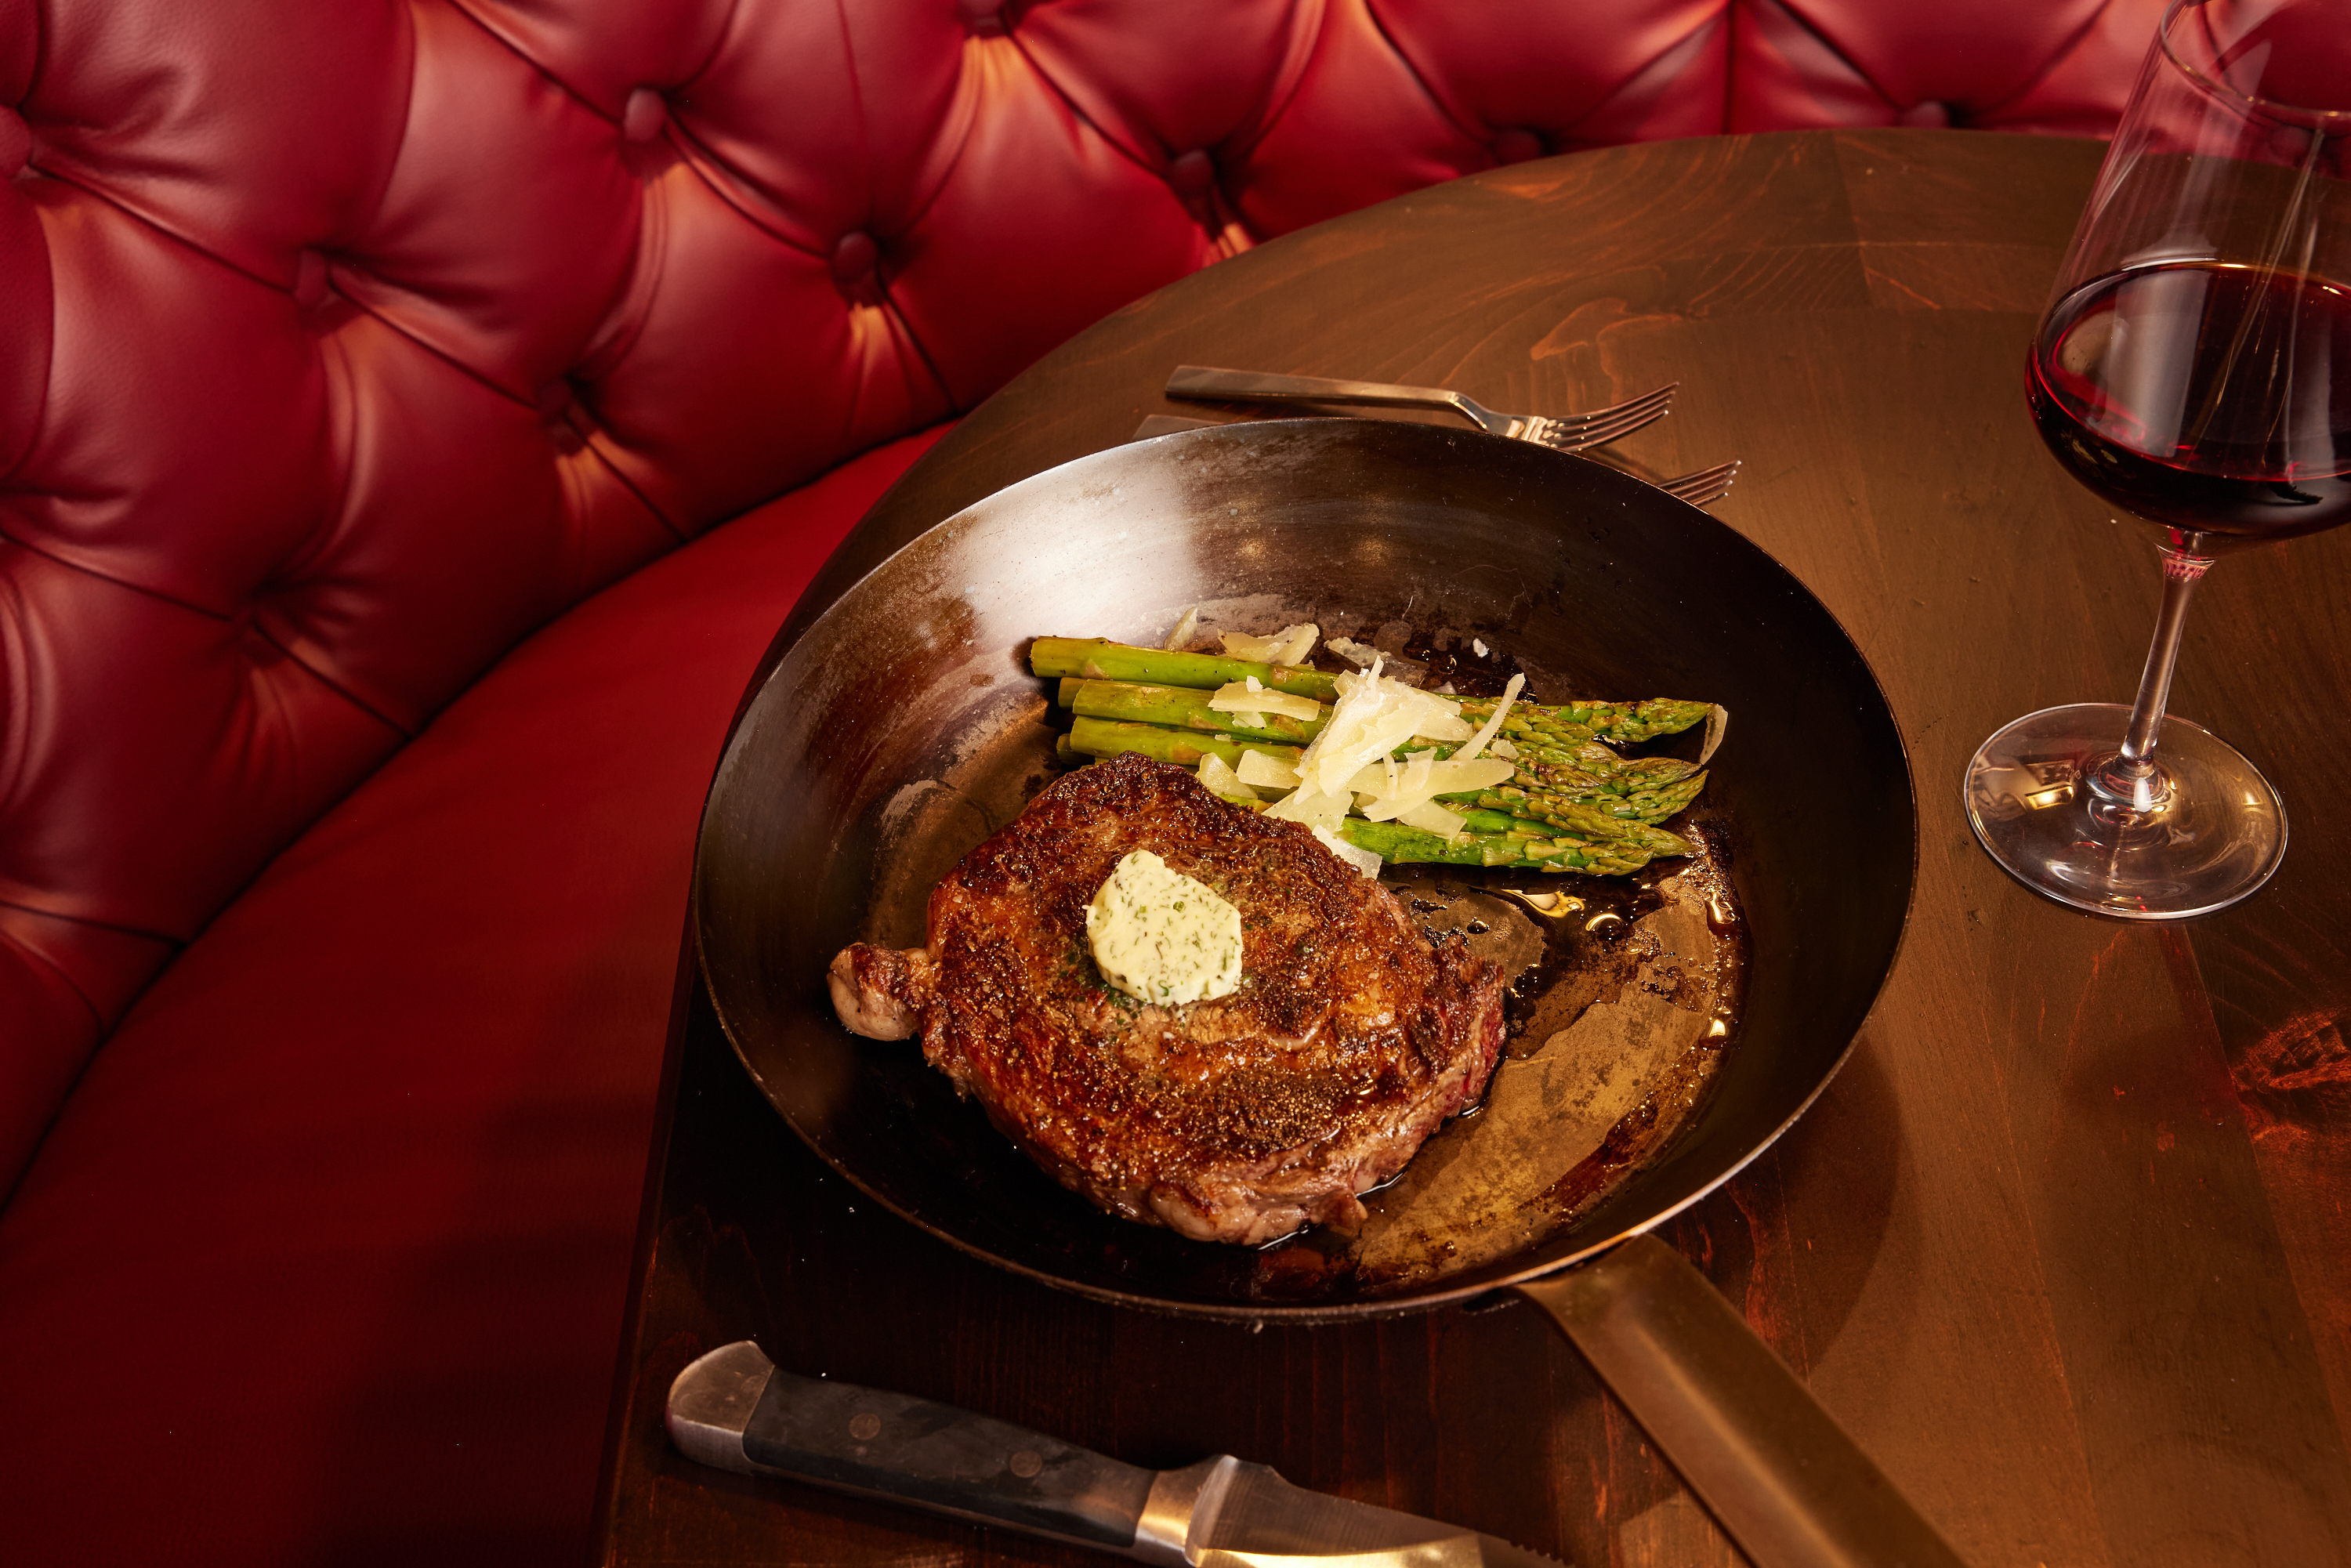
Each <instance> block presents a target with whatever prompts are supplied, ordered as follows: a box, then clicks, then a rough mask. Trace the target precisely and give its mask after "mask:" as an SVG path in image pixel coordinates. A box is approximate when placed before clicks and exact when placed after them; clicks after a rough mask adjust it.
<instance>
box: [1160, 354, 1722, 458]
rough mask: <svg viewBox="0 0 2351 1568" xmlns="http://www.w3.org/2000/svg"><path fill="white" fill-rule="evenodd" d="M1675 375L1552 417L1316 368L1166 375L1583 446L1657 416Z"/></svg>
mask: <svg viewBox="0 0 2351 1568" xmlns="http://www.w3.org/2000/svg"><path fill="white" fill-rule="evenodd" d="M1680 385H1681V382H1667V383H1666V384H1665V385H1664V386H1661V387H1659V388H1657V390H1656V391H1655V392H1643V393H1642V394H1641V395H1640V396H1639V397H1636V398H1628V399H1626V400H1625V402H1620V403H1615V404H1613V405H1612V406H1610V407H1607V408H1595V409H1593V410H1592V411H1591V412H1589V413H1572V414H1567V415H1564V416H1562V417H1560V418H1557V419H1553V418H1551V417H1548V416H1546V415H1543V414H1539V413H1495V412H1494V411H1493V410H1492V409H1489V408H1487V407H1486V406H1485V405H1483V404H1482V403H1479V402H1474V401H1473V400H1472V399H1470V398H1469V397H1468V395H1467V394H1466V393H1463V392H1454V391H1452V390H1451V389H1449V388H1446V387H1396V386H1388V385H1385V384H1384V383H1383V382H1337V381H1325V380H1323V379H1322V377H1320V376H1274V375H1266V374H1262V373H1260V372H1259V371H1222V370H1216V369H1213V368H1211V367H1209V366H1207V365H1178V366H1176V367H1175V374H1174V375H1172V376H1169V377H1168V378H1167V395H1168V396H1169V397H1180V398H1196V399H1213V400H1217V401H1229V402H1332V403H1364V404H1368V405H1370V406H1372V407H1374V408H1435V409H1451V410H1452V411H1453V412H1454V413H1458V414H1460V415H1462V416H1463V417H1464V418H1466V419H1468V421H1469V422H1470V423H1473V424H1476V425H1477V426H1478V427H1479V429H1481V430H1486V431H1490V432H1492V433H1493V434H1496V435H1507V436H1510V437H1513V438H1514V439H1516V440H1520V441H1531V442H1534V443H1536V444H1539V445H1542V446H1552V447H1557V448H1558V449H1559V450H1560V451H1562V452H1581V451H1583V449H1584V448H1585V447H1587V446H1598V445H1601V444H1604V443H1606V442H1611V441H1614V440H1615V439H1617V438H1618V437H1619V436H1623V435H1630V434H1632V433H1633V432H1635V431H1636V430H1638V429H1640V428H1641V427H1642V426H1643V425H1645V424H1646V423H1649V422H1650V421H1651V420H1656V419H1663V418H1664V417H1665V416H1666V409H1667V405H1668V404H1670V403H1671V402H1673V401H1674V389H1675V388H1676V387H1678V386H1680Z"/></svg>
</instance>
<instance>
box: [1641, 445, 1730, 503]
mask: <svg viewBox="0 0 2351 1568" xmlns="http://www.w3.org/2000/svg"><path fill="white" fill-rule="evenodd" d="M1739 467H1740V459H1738V458H1736V457H1734V458H1732V459H1731V460H1730V461H1729V462H1728V463H1718V464H1716V465H1714V466H1713V467H1711V468H1701V469H1699V470H1698V472H1696V473H1695V474H1684V475H1681V476H1677V477H1676V478H1672V479H1660V480H1659V481H1657V488H1658V489H1660V490H1663V491H1665V492H1666V493H1667V495H1669V496H1673V497H1678V498H1679V499H1681V500H1684V501H1687V502H1688V503H1689V504H1690V505H1691V506H1693V507H1705V506H1710V505H1712V504H1713V503H1714V502H1716V501H1719V500H1721V499H1722V498H1723V497H1725V496H1728V495H1729V494H1730V486H1731V485H1732V484H1733V483H1734V482H1736V481H1737V479H1738V477H1739Z"/></svg>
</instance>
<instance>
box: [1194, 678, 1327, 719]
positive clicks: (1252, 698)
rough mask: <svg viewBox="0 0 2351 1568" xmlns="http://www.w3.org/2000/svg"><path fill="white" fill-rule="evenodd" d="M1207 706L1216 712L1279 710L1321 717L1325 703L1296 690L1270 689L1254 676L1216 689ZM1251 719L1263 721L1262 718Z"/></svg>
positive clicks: (1288, 714)
mask: <svg viewBox="0 0 2351 1568" xmlns="http://www.w3.org/2000/svg"><path fill="white" fill-rule="evenodd" d="M1208 706H1209V707H1210V708H1211V709H1213V710H1214V711H1216V712H1217V713H1233V714H1268V713H1278V714H1280V715H1281V716H1283V717H1284V718H1307V719H1311V718H1320V717H1322V704H1321V703H1318V702H1316V701H1315V700H1314V699H1313V698H1312V697H1306V696H1300V695H1297V694H1295V693H1293V692H1270V691H1268V690H1266V689H1265V687H1263V686H1262V685H1259V684H1258V678H1257V677H1256V676H1255V675H1251V676H1249V679H1247V680H1245V681H1234V682H1231V683H1229V684H1228V685H1221V686H1218V687H1217V691H1216V695H1214V696H1211V697H1210V698H1209V699H1208ZM1252 722H1254V723H1257V724H1263V723H1264V722H1265V721H1264V720H1263V719H1261V718H1260V719H1256V720H1253V721H1252Z"/></svg>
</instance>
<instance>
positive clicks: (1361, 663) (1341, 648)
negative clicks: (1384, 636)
mask: <svg viewBox="0 0 2351 1568" xmlns="http://www.w3.org/2000/svg"><path fill="white" fill-rule="evenodd" d="M1322 645H1323V646H1324V647H1326V648H1328V649H1330V650H1331V652H1332V653H1336V654H1338V655H1339V657H1341V658H1343V659H1344V660H1346V661H1347V663H1349V664H1353V665H1354V666H1355V667H1356V668H1357V669H1359V670H1360V669H1367V668H1369V667H1370V665H1371V663H1372V661H1373V660H1374V659H1376V658H1378V657H1379V656H1380V651H1379V650H1378V649H1377V648H1374V647H1373V646H1372V645H1371V644H1370V643H1358V642H1356V641H1355V640H1354V639H1353V637H1333V638H1332V639H1331V640H1330V641H1329V642H1328V643H1323V644H1322Z"/></svg>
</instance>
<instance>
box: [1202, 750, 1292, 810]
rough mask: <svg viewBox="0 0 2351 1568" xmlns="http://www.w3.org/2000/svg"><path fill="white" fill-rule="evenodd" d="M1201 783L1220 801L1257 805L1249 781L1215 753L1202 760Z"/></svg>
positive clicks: (1255, 794) (1252, 753) (1254, 793)
mask: <svg viewBox="0 0 2351 1568" xmlns="http://www.w3.org/2000/svg"><path fill="white" fill-rule="evenodd" d="M1249 755H1250V756H1252V757H1254V756H1256V755H1257V754H1256V753H1255V752H1250V753H1249ZM1285 771H1287V770H1286V769H1285ZM1200 782H1201V783H1202V784H1203V785H1205V786H1206V787H1207V791H1208V793H1209V794H1211V795H1214V796H1216V797H1217V799H1218V800H1230V801H1232V802H1233V803H1234V804H1235V805H1238V806H1254V805H1256V804H1257V791H1256V790H1254V789H1250V788H1249V782H1248V780H1246V779H1242V778H1241V777H1240V776H1239V775H1238V774H1237V773H1235V772H1234V771H1233V770H1232V768H1231V767H1230V766H1229V765H1228V764H1227V763H1226V761H1225V759H1224V758H1221V757H1219V756H1217V754H1216V753H1215V752H1213V751H1211V752H1210V753H1208V755H1207V756H1206V757H1203V758H1200Z"/></svg>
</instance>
